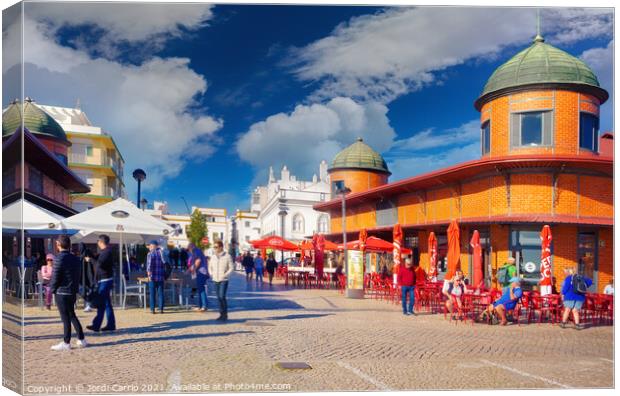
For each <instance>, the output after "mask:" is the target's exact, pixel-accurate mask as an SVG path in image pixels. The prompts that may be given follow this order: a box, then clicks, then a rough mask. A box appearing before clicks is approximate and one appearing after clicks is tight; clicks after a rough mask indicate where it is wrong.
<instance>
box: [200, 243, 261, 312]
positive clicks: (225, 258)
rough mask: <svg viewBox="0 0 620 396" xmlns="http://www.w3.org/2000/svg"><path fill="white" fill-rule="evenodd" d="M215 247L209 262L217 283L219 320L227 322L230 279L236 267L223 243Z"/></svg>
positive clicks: (214, 281)
mask: <svg viewBox="0 0 620 396" xmlns="http://www.w3.org/2000/svg"><path fill="white" fill-rule="evenodd" d="M214 245H215V246H214V247H215V252H214V253H213V256H211V259H210V260H209V262H210V263H211V276H212V277H213V283H215V291H216V294H217V299H218V301H219V303H220V316H219V317H218V318H217V320H219V321H222V322H225V321H226V320H228V304H227V302H226V291H227V289H228V278H229V277H230V274H231V273H232V272H233V270H234V266H233V262H232V258H231V257H230V255H229V254H228V253H226V252H225V251H224V244H223V243H222V241H216V242H215V244H214ZM250 258H251V256H250Z"/></svg>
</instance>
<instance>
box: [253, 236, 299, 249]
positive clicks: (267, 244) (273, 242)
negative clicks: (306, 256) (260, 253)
mask: <svg viewBox="0 0 620 396" xmlns="http://www.w3.org/2000/svg"><path fill="white" fill-rule="evenodd" d="M250 244H252V246H253V247H254V248H255V249H276V250H288V251H295V250H299V246H297V245H295V244H294V243H293V242H290V241H287V240H286V239H284V238H281V237H279V236H269V237H266V238H263V239H258V240H256V241H250Z"/></svg>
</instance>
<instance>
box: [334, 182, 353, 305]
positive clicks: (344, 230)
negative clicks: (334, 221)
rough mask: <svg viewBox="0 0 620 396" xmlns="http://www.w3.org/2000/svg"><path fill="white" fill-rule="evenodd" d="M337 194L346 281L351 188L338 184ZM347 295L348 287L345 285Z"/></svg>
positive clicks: (347, 273)
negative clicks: (340, 203)
mask: <svg viewBox="0 0 620 396" xmlns="http://www.w3.org/2000/svg"><path fill="white" fill-rule="evenodd" d="M337 192H338V194H340V197H341V198H342V249H343V254H344V273H345V275H346V277H347V283H348V282H349V276H350V274H349V261H348V251H347V200H346V197H347V194H348V193H350V192H351V189H350V188H348V187H346V186H345V185H344V184H342V186H340V188H339V189H338V191H337ZM346 291H347V297H349V295H348V294H349V293H348V292H349V288H348V287H346Z"/></svg>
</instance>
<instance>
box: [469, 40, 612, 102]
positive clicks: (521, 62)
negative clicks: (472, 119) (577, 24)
mask: <svg viewBox="0 0 620 396" xmlns="http://www.w3.org/2000/svg"><path fill="white" fill-rule="evenodd" d="M544 41H545V40H544V39H543V38H542V37H541V36H536V38H535V39H534V42H533V43H532V45H531V46H529V47H528V48H526V49H524V50H523V51H521V52H519V53H518V54H516V55H515V56H513V57H512V58H511V59H510V60H509V61H508V62H506V63H504V64H503V65H501V66H500V67H498V68H497V69H496V70H495V72H493V74H492V75H491V77H490V78H489V80H488V81H487V83H486V85H485V86H484V89H483V90H482V94H481V95H480V97H479V98H478V99H477V100H476V103H475V106H476V108H478V109H480V108H481V107H482V105H483V104H484V103H485V102H487V101H488V100H489V99H492V98H493V97H494V96H499V95H500V94H501V93H502V92H505V91H510V90H511V89H513V88H518V87H523V86H530V85H544V84H547V85H558V84H560V85H576V86H581V87H582V88H584V90H585V91H586V92H589V93H592V94H593V95H595V96H596V97H598V98H599V99H600V100H601V103H602V102H605V101H606V100H607V98H608V97H609V94H608V93H607V91H605V90H604V89H603V88H601V86H600V84H599V82H598V79H597V78H596V75H595V74H594V72H593V71H592V69H590V68H589V67H588V65H586V64H585V63H584V62H583V61H582V60H580V59H578V58H576V57H574V56H572V55H571V54H569V53H567V52H565V51H562V50H561V49H559V48H556V47H554V46H552V45H549V44H547V43H545V42H544Z"/></svg>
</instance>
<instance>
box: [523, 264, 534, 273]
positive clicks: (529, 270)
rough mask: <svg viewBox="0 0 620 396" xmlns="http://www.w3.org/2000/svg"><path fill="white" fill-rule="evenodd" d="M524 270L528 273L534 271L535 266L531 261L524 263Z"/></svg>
mask: <svg viewBox="0 0 620 396" xmlns="http://www.w3.org/2000/svg"><path fill="white" fill-rule="evenodd" d="M525 270H526V271H527V272H530V273H531V272H534V271H536V264H534V263H532V262H531V261H529V262H527V263H525Z"/></svg>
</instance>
